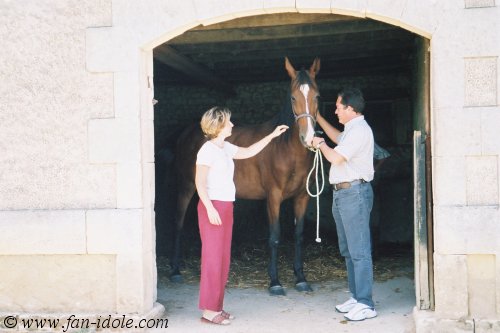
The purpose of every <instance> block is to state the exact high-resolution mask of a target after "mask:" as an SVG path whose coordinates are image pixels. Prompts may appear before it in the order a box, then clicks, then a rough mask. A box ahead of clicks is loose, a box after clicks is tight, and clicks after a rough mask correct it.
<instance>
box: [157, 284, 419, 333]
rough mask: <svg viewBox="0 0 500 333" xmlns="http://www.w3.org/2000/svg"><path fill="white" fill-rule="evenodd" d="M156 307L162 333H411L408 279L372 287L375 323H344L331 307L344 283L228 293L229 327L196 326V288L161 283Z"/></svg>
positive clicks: (412, 301) (343, 291)
mask: <svg viewBox="0 0 500 333" xmlns="http://www.w3.org/2000/svg"><path fill="white" fill-rule="evenodd" d="M161 281H163V279H162V280H160V283H159V285H158V302H160V303H161V304H163V305H164V306H165V309H166V318H168V320H169V327H168V329H166V330H165V332H172V333H174V332H182V333H185V332H196V333H205V332H218V333H225V332H230V333H257V332H258V333H274V332H276V333H277V332H287V333H295V332H297V333H299V332H301V333H303V332H311V333H313V332H336V333H340V332H358V333H361V332H363V333H371V332H374V333H375V332H380V333H392V332H394V333H412V332H414V324H413V318H412V314H411V313H412V310H413V307H414V305H415V284H414V281H413V280H412V279H409V278H408V277H396V278H393V279H391V280H388V281H385V282H376V283H375V285H374V300H375V303H376V310H377V312H378V317H377V318H374V319H370V320H365V321H363V322H347V321H346V320H344V317H343V315H342V314H340V313H337V312H335V310H334V305H335V304H337V303H341V302H343V301H344V300H346V299H347V298H348V297H349V294H348V293H347V290H346V289H347V285H346V282H345V281H334V282H328V283H321V284H312V286H313V288H314V292H312V293H299V292H296V291H295V290H294V289H289V290H287V296H274V297H271V296H269V295H268V293H267V291H266V290H263V289H235V288H232V289H228V290H227V291H226V299H225V308H226V310H227V311H230V312H231V313H232V314H233V315H235V316H236V319H234V320H233V321H232V323H231V325H229V326H218V325H210V324H206V323H202V322H200V316H201V312H200V311H199V310H198V308H197V304H198V290H199V289H198V285H196V284H173V283H171V282H161Z"/></svg>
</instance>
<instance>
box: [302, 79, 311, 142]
mask: <svg viewBox="0 0 500 333" xmlns="http://www.w3.org/2000/svg"><path fill="white" fill-rule="evenodd" d="M300 91H301V92H302V95H304V99H305V101H306V113H307V114H311V111H310V110H309V102H308V100H307V95H308V94H309V85H308V84H302V85H301V86H300ZM306 119H307V132H306V136H305V137H304V141H305V143H306V144H307V145H308V146H311V145H312V140H313V138H314V126H313V122H312V119H311V118H310V117H307V118H306Z"/></svg>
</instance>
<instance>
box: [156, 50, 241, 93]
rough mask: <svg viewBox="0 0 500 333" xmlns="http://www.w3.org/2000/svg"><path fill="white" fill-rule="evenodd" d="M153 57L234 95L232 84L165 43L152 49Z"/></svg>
mask: <svg viewBox="0 0 500 333" xmlns="http://www.w3.org/2000/svg"><path fill="white" fill-rule="evenodd" d="M154 58H155V59H157V60H158V61H160V62H162V63H164V64H165V65H167V66H169V67H172V68H174V69H176V70H178V71H180V72H182V73H184V74H186V75H187V76H189V77H190V78H192V79H193V80H194V81H197V82H200V83H204V84H206V85H207V86H209V87H212V88H214V89H217V90H220V91H222V92H224V93H226V94H228V95H231V96H234V95H236V91H235V90H234V88H233V86H232V85H230V84H229V83H227V82H226V81H224V80H222V79H221V78H219V77H217V76H216V75H215V74H213V73H212V72H210V71H209V70H207V69H206V68H205V67H202V66H200V65H198V64H197V63H194V62H193V61H191V59H189V58H187V57H185V56H183V55H182V54H180V53H178V52H177V51H176V50H175V49H173V48H172V47H170V46H168V45H166V44H163V45H160V46H158V47H156V48H155V49H154Z"/></svg>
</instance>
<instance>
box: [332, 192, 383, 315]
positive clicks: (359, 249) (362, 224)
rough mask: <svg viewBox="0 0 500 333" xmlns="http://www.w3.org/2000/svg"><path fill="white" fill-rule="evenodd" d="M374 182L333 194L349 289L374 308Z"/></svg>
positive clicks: (358, 299) (334, 212) (333, 208)
mask: <svg viewBox="0 0 500 333" xmlns="http://www.w3.org/2000/svg"><path fill="white" fill-rule="evenodd" d="M372 206H373V190H372V186H371V184H370V183H361V184H358V185H353V186H351V187H350V188H347V189H342V190H338V191H333V204H332V213H333V218H334V219H335V224H336V226H337V235H338V241H339V248H340V254H341V255H342V256H343V257H344V258H345V262H346V266H347V280H348V283H349V290H350V292H351V293H352V297H354V298H355V299H356V300H357V301H358V303H363V304H366V305H368V306H370V307H372V308H373V307H374V304H373V299H372V285H373V265H372V254H371V243H370V212H371V210H372Z"/></svg>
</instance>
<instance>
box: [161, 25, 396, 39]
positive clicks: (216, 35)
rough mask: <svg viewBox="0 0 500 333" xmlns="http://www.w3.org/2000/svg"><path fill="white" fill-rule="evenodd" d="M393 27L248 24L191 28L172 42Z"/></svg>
mask: <svg viewBox="0 0 500 333" xmlns="http://www.w3.org/2000/svg"><path fill="white" fill-rule="evenodd" d="M393 29H394V27H393V26H391V25H388V24H385V23H381V22H378V21H374V20H369V19H364V20H353V21H347V22H343V21H335V22H328V23H318V24H298V25H281V26H271V27H246V28H234V29H220V30H190V31H186V32H185V33H183V34H182V35H180V36H178V37H176V38H173V39H172V40H170V41H169V42H168V43H169V44H171V45H177V44H178V45H180V44H190V43H222V42H243V41H259V40H269V39H271V40H279V39H288V38H298V37H301V38H304V37H317V36H330V35H339V34H347V33H355V32H371V31H385V30H393Z"/></svg>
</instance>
